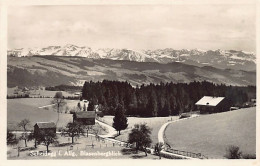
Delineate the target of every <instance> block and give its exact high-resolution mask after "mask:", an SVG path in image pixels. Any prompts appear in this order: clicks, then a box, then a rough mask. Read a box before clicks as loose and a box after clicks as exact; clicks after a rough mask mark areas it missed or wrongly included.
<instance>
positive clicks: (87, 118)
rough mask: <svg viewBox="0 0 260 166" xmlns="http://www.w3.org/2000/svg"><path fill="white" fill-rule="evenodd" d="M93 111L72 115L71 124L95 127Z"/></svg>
mask: <svg viewBox="0 0 260 166" xmlns="http://www.w3.org/2000/svg"><path fill="white" fill-rule="evenodd" d="M95 119H96V113H95V111H82V112H75V113H74V114H73V122H80V123H82V124H83V125H95Z"/></svg>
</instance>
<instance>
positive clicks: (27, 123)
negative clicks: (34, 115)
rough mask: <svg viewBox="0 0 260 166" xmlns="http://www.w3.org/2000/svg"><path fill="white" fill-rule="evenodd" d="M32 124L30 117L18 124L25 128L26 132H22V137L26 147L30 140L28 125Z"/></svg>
mask: <svg viewBox="0 0 260 166" xmlns="http://www.w3.org/2000/svg"><path fill="white" fill-rule="evenodd" d="M29 125H30V120H29V119H23V120H21V122H19V123H18V124H17V126H18V127H20V128H23V130H24V132H23V133H22V135H21V137H20V139H21V140H24V144H25V147H27V140H28V133H27V126H29Z"/></svg>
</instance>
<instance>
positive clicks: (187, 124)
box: [165, 107, 256, 159]
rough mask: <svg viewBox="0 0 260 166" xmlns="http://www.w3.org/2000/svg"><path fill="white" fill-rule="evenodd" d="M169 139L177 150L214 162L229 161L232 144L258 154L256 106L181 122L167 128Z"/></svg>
mask: <svg viewBox="0 0 260 166" xmlns="http://www.w3.org/2000/svg"><path fill="white" fill-rule="evenodd" d="M187 133H188V134H187ZM165 137H166V139H165V140H166V141H167V142H168V143H169V144H170V145H171V147H172V148H173V149H178V150H183V151H188V152H194V153H201V154H203V155H205V156H208V157H209V158H214V159H219V158H225V157H224V155H225V154H226V148H228V146H230V145H235V146H238V147H240V150H241V151H242V153H244V154H255V153H256V107H251V108H245V109H240V110H235V111H229V112H224V113H218V114H210V115H202V116H199V117H196V118H193V119H187V120H183V121H178V122H175V123H172V124H170V125H169V126H168V127H167V128H166V130H165Z"/></svg>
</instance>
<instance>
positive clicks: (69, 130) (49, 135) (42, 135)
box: [7, 119, 89, 153]
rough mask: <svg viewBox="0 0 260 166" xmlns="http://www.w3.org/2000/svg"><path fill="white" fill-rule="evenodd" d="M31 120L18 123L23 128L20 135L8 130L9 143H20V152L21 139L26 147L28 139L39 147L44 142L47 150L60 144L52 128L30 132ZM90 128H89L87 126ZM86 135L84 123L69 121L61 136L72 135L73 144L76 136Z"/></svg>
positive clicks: (35, 146)
mask: <svg viewBox="0 0 260 166" xmlns="http://www.w3.org/2000/svg"><path fill="white" fill-rule="evenodd" d="M30 125H31V124H30V121H29V120H28V119H23V120H22V121H21V122H19V123H18V124H17V126H18V127H20V128H22V129H23V132H22V133H21V135H20V136H19V137H16V134H13V133H12V132H11V131H9V130H7V145H18V153H19V148H20V147H19V141H20V140H23V141H24V145H25V147H27V142H28V141H34V148H37V145H39V144H41V143H43V144H44V145H45V146H46V148H47V152H48V151H49V145H50V144H58V139H57V135H56V133H55V132H53V131H52V130H44V131H40V132H39V133H34V132H30V131H28V130H27V127H28V126H30ZM87 129H89V128H87ZM81 135H84V125H82V124H81V123H78V122H69V123H68V124H67V125H66V128H64V129H63V130H62V132H61V136H68V137H71V140H72V144H73V143H74V138H75V137H80V136H81Z"/></svg>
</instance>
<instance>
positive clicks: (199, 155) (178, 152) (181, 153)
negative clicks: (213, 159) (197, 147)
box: [165, 148, 208, 159]
mask: <svg viewBox="0 0 260 166" xmlns="http://www.w3.org/2000/svg"><path fill="white" fill-rule="evenodd" d="M165 151H166V152H169V153H173V154H177V155H182V156H187V157H191V158H198V159H208V157H206V156H204V155H202V154H201V153H193V152H186V151H181V150H176V149H171V148H167V149H166V150H165Z"/></svg>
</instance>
